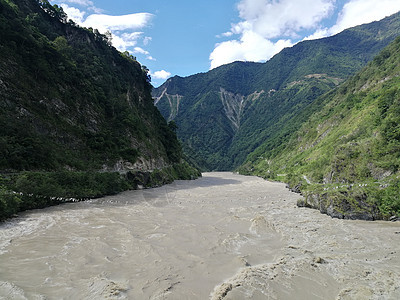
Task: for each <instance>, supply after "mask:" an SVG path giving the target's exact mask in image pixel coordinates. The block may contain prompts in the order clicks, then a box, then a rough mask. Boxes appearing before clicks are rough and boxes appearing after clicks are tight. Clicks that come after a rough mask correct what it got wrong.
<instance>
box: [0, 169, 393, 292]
mask: <svg viewBox="0 0 400 300" xmlns="http://www.w3.org/2000/svg"><path fill="white" fill-rule="evenodd" d="M299 197H301V196H300V195H298V194H294V193H292V192H290V191H289V190H287V189H286V188H285V186H284V185H283V184H281V183H274V182H268V181H265V180H263V179H260V178H257V177H245V176H240V175H236V174H232V173H205V174H203V178H200V179H197V180H194V181H176V182H174V183H173V184H170V185H166V186H163V187H160V188H155V189H149V190H137V191H128V192H124V193H121V194H119V195H116V196H111V197H105V198H101V199H95V200H90V201H85V202H80V203H69V204H63V205H59V206H55V207H50V208H46V209H42V210H36V211H29V212H25V213H22V214H20V216H19V217H18V218H15V219H12V220H10V221H8V222H5V223H2V224H1V225H0V299H307V300H308V299H400V222H383V221H382V222H380V221H379V222H366V221H349V220H338V219H332V218H330V217H328V216H326V215H322V214H320V213H319V211H316V210H312V209H307V208H298V207H297V206H296V201H297V199H298V198H299Z"/></svg>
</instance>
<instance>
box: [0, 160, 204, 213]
mask: <svg viewBox="0 0 400 300" xmlns="http://www.w3.org/2000/svg"><path fill="white" fill-rule="evenodd" d="M200 176H201V173H200V172H199V171H198V170H196V169H194V168H193V167H191V166H190V165H189V164H187V163H180V164H174V165H172V166H169V167H166V168H164V169H160V170H154V171H153V172H143V171H138V172H128V173H126V174H124V175H121V174H119V173H117V172H114V173H111V172H72V171H62V172H21V173H16V174H9V175H1V177H0V220H4V219H6V218H10V217H12V216H13V215H15V214H17V213H19V212H21V211H24V210H29V209H36V208H44V207H48V206H52V205H57V204H60V203H65V202H75V201H82V200H86V199H91V198H98V197H102V196H107V195H114V194H117V193H120V192H122V191H126V190H132V189H138V188H151V187H157V186H160V185H164V184H168V183H171V182H173V181H174V180H179V179H185V180H189V179H195V178H198V177H200Z"/></svg>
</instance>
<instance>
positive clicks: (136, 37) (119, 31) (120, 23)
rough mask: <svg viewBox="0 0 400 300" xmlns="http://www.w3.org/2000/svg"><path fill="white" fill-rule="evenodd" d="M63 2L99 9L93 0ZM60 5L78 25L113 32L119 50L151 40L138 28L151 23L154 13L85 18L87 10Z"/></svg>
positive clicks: (99, 15) (148, 55) (94, 15)
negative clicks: (141, 41)
mask: <svg viewBox="0 0 400 300" xmlns="http://www.w3.org/2000/svg"><path fill="white" fill-rule="evenodd" d="M63 2H68V3H74V4H78V5H81V6H85V7H88V8H89V9H91V10H94V9H96V10H99V9H97V8H95V7H94V6H93V2H92V1H90V0H64V1H63ZM60 5H61V7H62V8H63V9H64V11H65V12H66V13H67V15H68V18H69V19H72V20H73V21H74V22H75V23H77V24H78V25H80V26H83V27H92V28H93V29H97V30H99V31H100V32H101V33H103V34H104V33H105V32H107V31H110V32H112V44H113V46H114V47H115V48H117V49H118V50H119V51H127V50H128V49H129V48H131V47H135V46H137V44H138V42H139V41H140V40H143V45H144V46H146V45H148V44H149V42H150V41H151V37H148V36H146V37H143V32H140V31H137V30H138V29H142V28H144V27H146V26H148V25H149V24H150V22H151V19H152V18H153V15H152V14H149V13H136V14H128V15H122V16H110V15H104V14H91V15H89V16H88V17H86V19H85V15H86V14H87V13H86V12H85V11H83V10H80V9H78V8H76V7H71V6H69V5H68V4H66V3H61V4H60ZM142 50H143V49H142ZM143 51H145V50H143ZM146 52H147V51H146ZM145 54H146V55H147V59H149V60H155V59H154V58H153V57H152V56H150V54H149V53H148V52H147V53H145Z"/></svg>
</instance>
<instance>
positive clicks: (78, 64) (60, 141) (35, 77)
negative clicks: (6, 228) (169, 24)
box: [0, 0, 198, 219]
mask: <svg viewBox="0 0 400 300" xmlns="http://www.w3.org/2000/svg"><path fill="white" fill-rule="evenodd" d="M0 41H1V42H0V98H1V102H0V128H1V130H0V174H4V175H7V174H14V175H12V176H11V177H12V178H10V180H9V181H7V180H6V181H5V182H4V183H0V219H2V218H4V217H5V216H10V215H12V214H14V213H16V212H18V211H19V210H24V209H29V208H34V207H43V206H46V205H49V204H53V203H55V202H57V201H58V200H54V199H52V198H51V197H67V198H69V197H77V198H89V197H90V198H91V197H97V196H100V195H107V194H113V193H116V192H119V191H122V190H125V189H128V188H134V187H135V184H133V183H132V182H131V181H130V180H129V179H127V178H125V177H121V176H120V175H119V174H118V173H114V170H119V171H121V173H124V171H126V170H125V169H129V170H136V171H137V174H139V169H141V166H142V165H143V162H146V163H148V165H149V167H148V169H150V168H153V167H151V166H150V165H153V164H155V165H157V166H158V167H160V168H162V167H165V168H172V169H173V170H174V171H175V173H173V176H169V178H174V179H178V178H187V177H188V172H192V173H191V174H192V175H193V176H197V175H198V172H197V171H196V170H194V169H192V168H183V167H182V164H183V154H182V149H181V145H180V143H179V141H178V139H177V137H176V134H175V132H174V130H176V128H175V127H174V126H172V125H168V124H167V122H166V121H165V120H164V118H163V117H162V115H161V114H160V112H159V111H158V110H157V108H156V107H155V106H154V103H153V99H152V97H151V90H152V86H151V83H150V76H149V74H148V69H147V68H146V67H145V66H142V65H140V63H139V62H137V61H136V59H135V58H134V57H133V56H131V55H129V54H127V53H120V52H118V51H117V50H116V49H115V48H114V47H112V46H111V43H110V41H111V36H110V34H109V33H107V34H100V33H99V32H98V31H97V30H96V29H92V28H80V27H79V26H77V25H76V24H74V22H72V21H68V20H67V15H66V14H65V12H64V11H63V9H62V8H61V7H59V6H57V5H54V6H53V5H51V4H50V3H49V1H47V0H18V1H16V0H0ZM136 164H139V166H137V167H136ZM145 165H146V164H145ZM182 168H183V169H184V170H183V169H182ZM188 170H190V171H188ZM136 171H135V172H136ZM135 172H134V173H135ZM143 172H147V171H146V170H143ZM180 172H182V173H180ZM135 176H136V175H132V176H131V179H132V178H134V177H135ZM6 177H8V175H7V176H6ZM14 179H15V180H14ZM132 180H133V179H132ZM168 180H170V179H168ZM152 184H153V183H150V181H149V182H148V185H149V186H151V185H152ZM15 192H16V193H15ZM20 193H22V194H20ZM30 194H32V195H34V196H27V195H30ZM54 201H55V202H54Z"/></svg>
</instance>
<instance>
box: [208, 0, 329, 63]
mask: <svg viewBox="0 0 400 300" xmlns="http://www.w3.org/2000/svg"><path fill="white" fill-rule="evenodd" d="M334 2H335V0H241V1H240V2H239V4H238V10H239V16H240V18H241V19H242V20H243V21H241V22H239V23H236V24H232V26H231V30H230V32H225V33H223V34H222V36H225V37H230V36H233V35H240V38H239V39H236V40H230V41H226V42H222V43H219V44H217V45H216V46H215V48H214V51H213V52H212V53H211V54H210V60H211V65H210V66H211V68H215V67H217V66H220V65H222V64H226V63H230V62H233V61H235V60H244V61H266V60H268V59H269V58H271V57H272V56H273V55H274V54H276V53H278V52H279V51H281V50H282V49H283V48H285V47H289V46H291V45H292V41H291V40H290V38H298V32H299V31H301V30H305V29H313V28H317V26H318V23H319V22H320V21H321V20H322V19H324V18H325V17H327V16H328V15H329V14H330V13H331V12H332V10H333V8H334V6H333V4H334ZM276 38H279V40H278V41H272V39H276ZM288 38H289V39H288Z"/></svg>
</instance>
